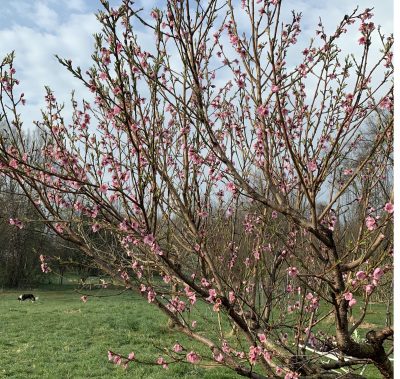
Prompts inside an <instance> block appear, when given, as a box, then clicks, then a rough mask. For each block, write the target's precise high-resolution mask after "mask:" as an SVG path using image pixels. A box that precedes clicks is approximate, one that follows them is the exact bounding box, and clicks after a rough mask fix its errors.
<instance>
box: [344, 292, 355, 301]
mask: <svg viewBox="0 0 400 379" xmlns="http://www.w3.org/2000/svg"><path fill="white" fill-rule="evenodd" d="M344 298H345V299H346V300H347V301H350V300H351V299H352V298H353V294H352V293H351V292H346V293H345V294H344Z"/></svg>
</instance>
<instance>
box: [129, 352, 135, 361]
mask: <svg viewBox="0 0 400 379" xmlns="http://www.w3.org/2000/svg"><path fill="white" fill-rule="evenodd" d="M128 359H129V360H130V361H133V360H135V353H134V352H131V353H129V355H128Z"/></svg>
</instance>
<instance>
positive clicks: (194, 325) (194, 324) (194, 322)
mask: <svg viewBox="0 0 400 379" xmlns="http://www.w3.org/2000/svg"><path fill="white" fill-rule="evenodd" d="M196 326H197V321H196V320H195V321H192V328H193V329H194V328H195V327H196Z"/></svg>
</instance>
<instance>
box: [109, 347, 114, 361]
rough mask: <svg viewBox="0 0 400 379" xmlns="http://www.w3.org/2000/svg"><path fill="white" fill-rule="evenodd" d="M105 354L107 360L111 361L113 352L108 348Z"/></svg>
mask: <svg viewBox="0 0 400 379" xmlns="http://www.w3.org/2000/svg"><path fill="white" fill-rule="evenodd" d="M107 356H108V360H109V361H112V359H113V357H114V354H113V352H112V351H110V350H108V351H107Z"/></svg>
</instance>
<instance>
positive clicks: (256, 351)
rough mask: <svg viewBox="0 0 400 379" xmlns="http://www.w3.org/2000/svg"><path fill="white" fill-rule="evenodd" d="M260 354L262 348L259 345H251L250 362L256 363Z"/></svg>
mask: <svg viewBox="0 0 400 379" xmlns="http://www.w3.org/2000/svg"><path fill="white" fill-rule="evenodd" d="M260 354H261V348H260V347H259V346H250V351H249V361H250V364H254V363H256V361H257V358H258V356H259V355H260Z"/></svg>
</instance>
